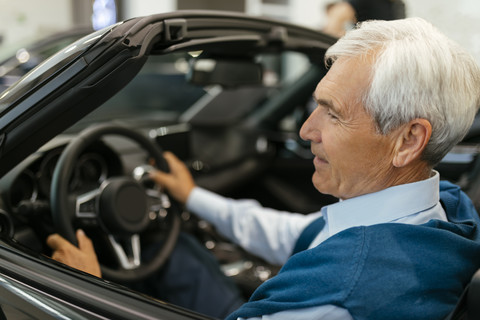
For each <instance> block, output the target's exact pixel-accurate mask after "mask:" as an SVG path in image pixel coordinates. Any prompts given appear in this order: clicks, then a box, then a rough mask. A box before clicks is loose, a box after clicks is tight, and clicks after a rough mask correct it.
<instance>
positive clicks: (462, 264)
mask: <svg viewBox="0 0 480 320" xmlns="http://www.w3.org/2000/svg"><path fill="white" fill-rule="evenodd" d="M440 199H441V202H442V204H443V205H444V208H445V212H446V214H447V218H448V222H444V221H439V220H431V221H429V222H428V223H425V224H422V225H408V224H395V223H388V224H378V225H373V226H369V227H355V228H350V229H347V230H345V231H343V232H340V233H338V234H336V235H334V236H332V237H331V238H329V239H327V240H326V241H324V242H323V243H321V244H320V245H318V246H317V247H315V248H312V249H309V250H303V251H300V252H298V253H296V254H294V255H293V256H292V257H291V258H290V259H289V260H288V261H287V263H286V264H285V265H284V266H283V268H282V269H281V270H280V272H279V274H278V275H277V276H275V277H274V278H272V279H270V280H268V281H267V282H265V283H264V284H263V285H261V286H260V287H259V288H258V289H257V290H256V291H255V292H254V293H253V295H252V297H251V299H250V301H249V302H247V303H245V304H244V305H243V306H242V307H241V308H240V309H238V310H237V311H235V312H234V313H233V314H231V315H230V316H229V317H228V318H227V319H236V318H237V317H243V318H249V317H254V316H261V315H266V314H273V313H277V312H280V311H285V310H291V309H302V308H309V307H314V306H320V305H328V304H332V305H336V306H339V307H342V308H345V309H347V310H348V311H349V312H350V314H351V315H352V316H353V318H354V319H368V320H375V319H381V320H384V319H392V320H393V319H401V320H404V319H429V320H431V319H443V318H444V317H446V316H447V315H448V313H449V312H450V311H451V310H452V309H453V308H454V307H455V304H456V302H457V300H458V299H459V297H460V295H461V293H462V291H463V288H464V287H465V285H466V284H467V283H468V282H469V280H470V279H471V277H472V275H473V273H474V272H475V271H476V270H477V269H478V268H480V233H479V231H478V229H477V225H478V224H479V222H480V220H479V217H478V214H477V212H476V211H475V208H474V207H473V205H472V203H471V201H470V199H468V197H467V196H466V195H465V194H464V193H463V192H461V191H460V188H459V187H457V186H455V185H453V184H451V183H448V182H441V183H440ZM372 214H374V213H372ZM314 223H315V222H314ZM317 225H319V226H320V227H322V224H321V223H318V222H317ZM311 229H312V228H308V227H307V228H306V229H305V230H306V231H305V232H304V233H303V234H302V235H301V236H300V238H299V240H298V242H300V243H302V242H303V243H307V245H306V246H305V248H306V247H308V244H309V243H308V241H305V238H309V235H308V233H311ZM318 231H319V230H318ZM310 238H311V234H310ZM302 246H303V244H301V245H298V243H297V246H296V249H300V250H301V249H305V248H301V247H302ZM299 247H300V248H299Z"/></svg>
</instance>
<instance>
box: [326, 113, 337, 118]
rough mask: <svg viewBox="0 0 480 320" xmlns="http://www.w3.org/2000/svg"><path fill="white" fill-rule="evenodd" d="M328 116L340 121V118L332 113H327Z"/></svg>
mask: <svg viewBox="0 0 480 320" xmlns="http://www.w3.org/2000/svg"><path fill="white" fill-rule="evenodd" d="M327 115H328V116H329V117H330V118H332V119H335V120H336V119H338V117H337V116H336V115H334V114H333V113H331V112H327Z"/></svg>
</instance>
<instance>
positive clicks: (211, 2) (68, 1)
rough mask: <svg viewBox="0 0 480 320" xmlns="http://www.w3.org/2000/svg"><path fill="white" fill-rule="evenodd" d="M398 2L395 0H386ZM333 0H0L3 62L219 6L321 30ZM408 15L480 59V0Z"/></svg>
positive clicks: (410, 7) (435, 0) (421, 8)
mask: <svg viewBox="0 0 480 320" xmlns="http://www.w3.org/2000/svg"><path fill="white" fill-rule="evenodd" d="M386 1H394V0H386ZM331 2H332V0H295V1H294V0H42V1H38V0H16V1H7V0H0V5H1V8H2V10H1V11H0V21H1V22H0V61H1V60H3V59H4V58H6V57H8V56H11V55H12V53H13V54H14V53H15V52H16V51H17V50H18V49H19V48H21V47H22V46H24V45H27V44H29V43H32V42H35V41H36V40H39V39H43V38H45V37H47V36H49V35H51V34H55V33H58V32H60V31H64V30H71V29H76V28H82V27H85V26H87V27H94V28H101V27H103V26H106V25H109V24H112V23H114V22H116V21H121V20H124V19H127V18H130V17H134V16H140V15H147V14H152V13H161V12H168V11H173V10H183V9H215V10H229V11H237V12H245V13H247V14H250V15H259V16H269V17H274V18H278V19H282V20H285V21H289V22H294V23H298V24H302V25H306V26H308V27H311V28H315V29H322V28H324V26H325V24H326V5H327V4H329V3H331ZM404 3H405V8H406V10H405V12H406V16H407V17H413V16H418V17H422V18H424V19H426V20H428V21H430V22H432V23H433V24H434V25H435V26H437V27H438V28H439V29H440V30H442V31H443V32H444V33H446V34H447V35H448V36H449V37H450V38H452V39H454V40H455V41H456V42H458V43H460V44H461V45H462V46H463V47H465V48H467V50H468V51H469V52H470V53H472V54H473V55H474V56H475V58H476V59H477V61H479V63H480V31H479V29H477V28H476V26H478V23H479V21H480V1H478V0H457V1H450V0H421V1H418V0H404Z"/></svg>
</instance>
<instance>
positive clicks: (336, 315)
mask: <svg viewBox="0 0 480 320" xmlns="http://www.w3.org/2000/svg"><path fill="white" fill-rule="evenodd" d="M290 319H295V320H311V319H322V320H353V317H352V315H351V314H350V312H348V310H347V309H344V308H341V307H337V306H334V305H332V304H327V305H324V306H318V307H311V308H305V309H293V310H286V311H282V312H277V313H274V314H270V315H264V316H261V317H254V318H248V319H244V318H238V320H290Z"/></svg>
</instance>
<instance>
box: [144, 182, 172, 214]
mask: <svg viewBox="0 0 480 320" xmlns="http://www.w3.org/2000/svg"><path fill="white" fill-rule="evenodd" d="M145 193H146V195H147V202H148V210H149V215H150V220H156V219H157V218H165V217H166V216H167V214H168V210H169V209H170V208H171V207H172V203H171V202H170V199H169V198H168V196H167V195H166V194H165V193H164V192H162V191H161V190H160V189H158V188H151V189H146V191H145Z"/></svg>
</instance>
